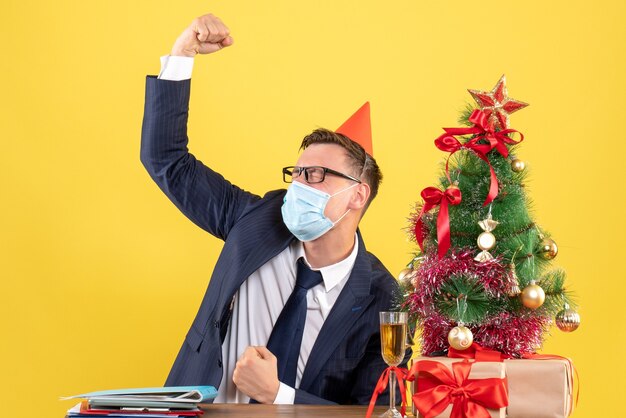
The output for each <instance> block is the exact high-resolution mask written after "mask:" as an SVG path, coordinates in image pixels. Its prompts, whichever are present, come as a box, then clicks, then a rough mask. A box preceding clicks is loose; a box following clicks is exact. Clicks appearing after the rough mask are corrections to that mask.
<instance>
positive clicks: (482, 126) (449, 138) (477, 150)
mask: <svg viewBox="0 0 626 418" xmlns="http://www.w3.org/2000/svg"><path fill="white" fill-rule="evenodd" d="M469 121H470V122H471V123H473V124H474V126H472V127H470V128H443V130H444V131H445V132H446V133H445V134H442V135H441V136H439V137H438V138H437V139H435V146H437V148H439V149H440V150H442V151H446V152H449V153H450V155H449V156H448V160H447V161H446V176H447V177H448V180H450V173H449V171H448V163H449V161H450V157H452V154H454V153H455V152H457V151H459V150H461V149H467V150H470V151H473V152H474V154H476V156H478V158H480V159H481V160H483V161H484V162H486V163H487V165H489V171H490V173H491V184H490V186H489V193H488V194H487V198H486V199H485V203H483V206H487V205H488V204H489V203H491V202H492V201H493V199H495V198H496V196H498V178H497V177H496V172H495V171H494V169H493V167H492V166H491V163H490V162H489V159H488V158H487V153H488V152H489V151H491V150H492V149H494V148H495V149H496V150H498V152H499V153H500V154H501V155H502V156H503V157H504V158H506V157H508V155H509V150H508V148H507V147H506V144H518V143H520V142H522V141H523V140H524V135H523V134H522V133H521V132H519V131H517V130H515V129H503V130H501V131H496V130H495V128H494V127H493V124H492V123H489V117H488V116H487V114H486V113H485V112H484V111H482V110H479V109H475V110H474V111H473V112H472V114H471V116H470V117H469ZM513 132H517V133H519V134H520V140H519V141H515V140H513V139H511V138H510V137H509V136H508V134H510V133H513ZM459 135H475V137H474V138H472V139H471V140H469V141H467V142H466V143H465V144H462V143H461V142H460V141H459V140H458V139H456V138H455V136H459ZM481 139H485V140H487V141H488V142H489V143H488V144H479V143H478V142H479V141H480V140H481Z"/></svg>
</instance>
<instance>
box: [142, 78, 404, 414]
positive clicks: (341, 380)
mask: <svg viewBox="0 0 626 418" xmlns="http://www.w3.org/2000/svg"><path fill="white" fill-rule="evenodd" d="M190 83H191V81H190V80H186V81H167V80H157V79H156V78H155V77H148V78H147V82H146V102H145V111H144V119H143V130H142V138H141V161H142V162H143V164H144V166H145V167H146V169H147V170H148V172H149V173H150V176H151V177H152V178H153V179H154V181H155V182H156V183H157V184H158V186H159V187H160V188H161V190H163V192H164V193H165V194H166V195H167V196H168V197H169V198H170V199H171V200H172V202H174V204H175V205H176V206H177V207H178V208H179V209H180V210H181V211H182V212H183V213H184V214H185V215H186V216H187V217H188V218H189V219H191V220H192V221H193V222H194V223H196V224H197V225H198V226H200V227H201V228H202V229H204V230H206V231H207V232H209V233H211V234H212V235H214V236H216V237H218V238H220V239H222V240H224V242H225V243H224V248H223V250H222V253H221V254H220V257H219V259H218V261H217V264H216V265H215V268H214V271H213V275H212V276H211V280H210V282H209V287H208V289H207V291H206V294H205V295H204V299H203V300H202V304H201V306H200V309H199V311H198V314H197V315H196V318H195V320H194V322H193V324H192V326H191V329H190V330H189V332H188V333H187V336H186V338H185V341H184V343H183V345H182V348H181V350H180V352H179V354H178V356H177V358H176V361H175V362H174V365H173V367H172V370H171V372H170V375H169V377H168V379H167V382H166V386H174V385H199V384H203V385H213V386H215V387H219V384H220V380H221V378H222V368H221V367H222V361H221V344H222V341H223V339H224V336H225V334H226V329H227V327H228V325H229V319H230V311H229V307H230V302H231V300H232V298H233V296H234V294H235V292H236V291H237V289H239V286H240V285H241V284H242V283H243V282H244V281H245V280H246V279H247V278H248V276H250V274H252V273H253V272H254V271H256V270H257V269H258V268H259V267H260V266H262V265H263V264H264V263H266V262H267V261H268V260H270V259H271V258H272V257H274V256H276V255H277V254H279V253H280V252H281V251H282V250H283V249H285V248H286V247H287V246H288V245H289V243H290V242H291V241H292V240H294V239H295V238H294V236H293V235H292V234H291V233H290V232H289V230H288V229H287V228H286V227H285V225H284V223H283V221H282V217H281V212H280V208H281V206H282V203H283V196H284V195H285V190H276V191H272V192H269V193H267V194H266V195H265V196H264V197H259V196H256V195H254V194H251V193H248V192H246V191H244V190H242V189H240V188H238V187H236V186H234V185H232V184H231V183H229V182H228V181H226V180H225V179H224V178H223V177H222V176H221V175H219V174H218V173H216V172H214V171H213V170H211V169H209V168H208V167H206V166H205V165H203V164H202V163H201V162H200V161H198V160H196V158H195V157H194V156H193V155H192V154H190V153H189V152H188V150H187V142H188V140H187V115H188V103H189V94H190ZM358 237H359V250H358V254H357V258H356V261H355V264H354V267H353V269H352V273H351V275H350V278H349V279H348V281H347V283H346V285H345V287H344V289H343V291H342V292H341V294H340V295H339V298H338V299H337V302H336V303H335V305H334V307H333V309H332V310H331V312H330V314H329V316H328V318H327V319H326V321H325V323H324V325H323V327H322V329H321V331H320V333H319V335H318V337H317V340H316V342H315V345H314V347H313V349H312V351H311V354H310V356H309V359H308V362H307V365H306V369H305V371H304V374H303V376H302V381H301V382H300V388H299V389H297V390H296V398H295V402H296V403H332V402H336V403H341V404H350V403H358V404H365V403H368V402H369V399H370V396H371V394H372V391H373V389H374V386H375V385H376V381H377V379H378V377H379V376H380V374H381V372H382V370H383V369H384V368H385V367H386V365H385V364H384V362H383V360H382V358H381V355H380V340H379V338H380V337H379V325H378V324H379V321H378V312H379V311H384V310H388V309H389V307H390V305H391V302H392V294H394V292H396V291H397V289H398V285H397V283H396V281H395V280H394V278H393V277H392V276H391V275H390V274H389V272H388V271H387V270H386V269H385V268H384V266H383V265H382V264H381V263H380V262H379V261H378V259H377V258H376V257H374V256H373V255H372V254H369V253H368V252H367V251H366V249H365V245H364V244H363V241H362V239H361V236H360V234H359V235H358ZM407 355H408V354H407ZM407 358H408V357H407ZM387 399H388V398H387ZM385 401H386V400H385V397H384V396H383V397H381V398H380V402H381V403H382V402H385Z"/></svg>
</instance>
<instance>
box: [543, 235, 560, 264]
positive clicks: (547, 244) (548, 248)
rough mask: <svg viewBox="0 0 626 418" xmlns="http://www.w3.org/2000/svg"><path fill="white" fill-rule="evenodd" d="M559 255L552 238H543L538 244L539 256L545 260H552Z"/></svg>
mask: <svg viewBox="0 0 626 418" xmlns="http://www.w3.org/2000/svg"><path fill="white" fill-rule="evenodd" d="M558 253H559V247H557V246H556V242H554V240H553V239H552V238H543V239H542V240H541V243H539V255H541V257H542V258H543V259H545V260H552V259H553V258H554V257H556V255H557V254H558Z"/></svg>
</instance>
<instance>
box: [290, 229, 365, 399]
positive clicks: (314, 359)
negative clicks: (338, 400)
mask: <svg viewBox="0 0 626 418" xmlns="http://www.w3.org/2000/svg"><path fill="white" fill-rule="evenodd" d="M358 239H359V250H358V254H357V257H356V260H355V262H354V267H353V268H352V272H351V273H350V278H349V279H348V281H347V282H346V285H345V287H344V288H343V290H342V291H341V294H340V295H339V297H338V298H337V301H336V302H335V305H334V306H333V308H332V309H331V311H330V314H329V315H328V318H326V321H324V325H322V329H321V330H320V333H319V335H318V337H317V339H316V340H315V344H314V345H313V349H312V350H311V354H310V355H309V359H308V361H307V364H306V367H305V369H304V373H303V375H302V380H301V382H300V389H302V390H307V389H308V388H309V386H310V385H311V383H312V382H313V381H314V380H315V378H316V377H317V375H318V374H319V372H320V370H321V369H322V366H324V364H326V362H327V361H328V359H329V357H330V356H331V355H332V353H333V352H334V351H335V350H336V349H337V346H338V345H339V344H340V343H341V342H342V339H341V338H338V336H343V335H346V334H347V333H348V331H349V330H350V328H351V327H352V326H353V325H354V324H355V322H356V321H357V320H358V318H359V317H360V316H361V315H363V313H364V312H365V311H366V309H367V307H368V306H369V305H370V303H372V301H373V300H374V296H373V295H370V283H371V277H372V267H371V264H370V263H369V260H368V259H367V252H366V250H365V245H364V244H363V240H362V239H361V235H360V234H358Z"/></svg>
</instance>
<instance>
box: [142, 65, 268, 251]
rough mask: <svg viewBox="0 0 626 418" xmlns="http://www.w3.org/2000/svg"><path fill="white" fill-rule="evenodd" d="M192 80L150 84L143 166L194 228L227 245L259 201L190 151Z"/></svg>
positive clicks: (153, 80)
mask: <svg viewBox="0 0 626 418" xmlns="http://www.w3.org/2000/svg"><path fill="white" fill-rule="evenodd" d="M190 90H191V80H183V81H170V80H159V79H157V78H156V77H154V76H148V77H147V79H146V98H145V108H144V117H143V127H142V131H141V162H142V163H143V165H144V167H145V168H146V170H147V171H148V173H149V174H150V177H152V179H153V180H154V181H155V182H156V184H157V185H158V186H159V188H160V189H161V190H162V191H163V192H164V193H165V194H166V195H167V197H168V198H169V199H170V200H171V201H172V202H173V203H174V205H176V207H178V209H180V211H181V212H183V213H184V214H185V216H187V217H188V218H189V219H190V220H191V221H192V222H194V223H195V224H196V225H198V226H199V227H200V228H202V229H204V230H205V231H207V232H209V233H211V234H212V235H214V236H216V237H218V238H221V239H223V240H225V239H226V237H227V236H228V233H229V231H230V230H231V228H232V226H233V225H234V224H235V223H236V221H237V220H238V219H239V217H240V216H241V214H242V213H243V212H244V211H245V209H246V207H247V206H248V205H250V204H252V203H254V202H255V201H257V200H259V199H260V197H259V196H257V195H254V194H252V193H249V192H246V191H244V190H242V189H240V188H239V187H237V186H234V185H232V184H231V183H230V182H228V181H227V180H225V179H224V177H222V176H221V175H220V174H218V173H216V172H215V171H213V170H211V169H210V168H208V167H207V166H205V165H204V164H203V163H202V162H201V161H199V160H198V159H196V157H194V156H193V154H191V153H190V152H189V150H188V148H187V144H188V142H189V140H188V138H187V119H188V114H189V96H190Z"/></svg>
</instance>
